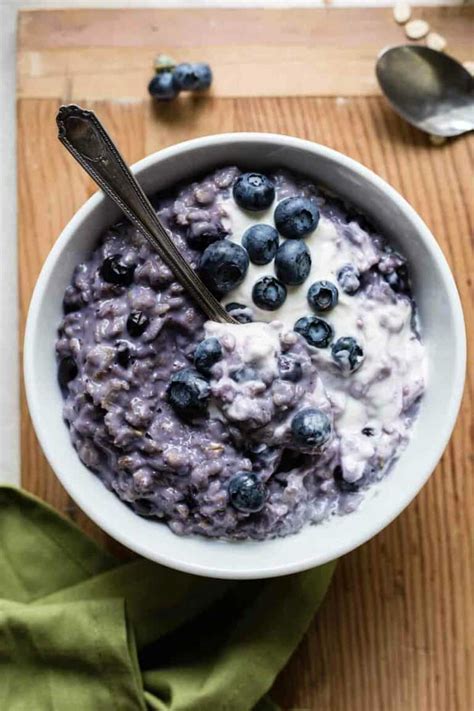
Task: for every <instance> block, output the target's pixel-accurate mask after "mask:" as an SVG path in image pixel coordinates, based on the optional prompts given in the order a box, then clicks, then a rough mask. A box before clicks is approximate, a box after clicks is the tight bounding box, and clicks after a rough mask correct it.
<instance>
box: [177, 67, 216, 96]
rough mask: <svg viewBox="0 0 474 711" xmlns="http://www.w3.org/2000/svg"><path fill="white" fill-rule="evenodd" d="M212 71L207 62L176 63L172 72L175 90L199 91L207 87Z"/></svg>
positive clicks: (210, 80) (209, 83)
mask: <svg viewBox="0 0 474 711" xmlns="http://www.w3.org/2000/svg"><path fill="white" fill-rule="evenodd" d="M211 82H212V72H211V68H210V66H209V65H208V64H204V63H202V62H199V63H195V64H189V63H188V62H184V63H183V64H178V65H177V66H176V67H175V69H174V72H173V86H174V87H175V90H176V91H201V90H203V89H209V87H210V86H211Z"/></svg>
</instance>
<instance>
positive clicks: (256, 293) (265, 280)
mask: <svg viewBox="0 0 474 711" xmlns="http://www.w3.org/2000/svg"><path fill="white" fill-rule="evenodd" d="M252 299H253V301H254V304H255V305H256V306H258V307H259V308H261V309H265V311H275V310H276V309H279V308H280V306H281V305H282V304H283V303H284V301H285V299H286V286H285V285H284V284H282V283H281V281H278V279H275V277H272V276H264V277H261V279H259V280H258V281H256V282H255V285H254V287H253V289H252Z"/></svg>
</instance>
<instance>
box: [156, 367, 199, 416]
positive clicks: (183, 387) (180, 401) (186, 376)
mask: <svg viewBox="0 0 474 711" xmlns="http://www.w3.org/2000/svg"><path fill="white" fill-rule="evenodd" d="M209 394H210V389H209V383H208V382H207V380H205V378H203V376H202V375H200V374H199V373H197V372H196V371H195V370H194V369H193V368H184V369H183V370H179V371H178V372H177V373H173V375H172V376H171V378H170V382H169V384H168V390H167V395H168V402H169V403H170V405H171V407H172V408H173V409H174V410H175V411H176V412H177V413H178V414H179V415H183V416H184V417H186V416H187V417H195V416H197V415H202V414H204V413H205V412H206V409H207V404H208V402H209Z"/></svg>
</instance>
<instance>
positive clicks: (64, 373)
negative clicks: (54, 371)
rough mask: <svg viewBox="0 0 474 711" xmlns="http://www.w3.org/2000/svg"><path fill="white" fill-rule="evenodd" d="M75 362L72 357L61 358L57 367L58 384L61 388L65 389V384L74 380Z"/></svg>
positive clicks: (76, 371)
mask: <svg viewBox="0 0 474 711" xmlns="http://www.w3.org/2000/svg"><path fill="white" fill-rule="evenodd" d="M78 372H79V371H78V368H77V365H76V361H75V360H74V358H73V357H72V356H65V358H61V360H60V361H59V365H58V383H59V385H60V386H61V387H62V388H66V387H67V384H68V383H70V382H71V380H74V378H75V377H76V375H77V374H78Z"/></svg>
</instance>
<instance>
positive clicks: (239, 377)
mask: <svg viewBox="0 0 474 711" xmlns="http://www.w3.org/2000/svg"><path fill="white" fill-rule="evenodd" d="M230 377H231V378H232V380H235V382H236V383H247V382H249V381H250V380H258V375H257V373H256V372H255V370H254V369H253V368H251V367H250V366H248V365H243V366H242V367H240V368H238V369H237V370H234V372H233V373H231V374H230Z"/></svg>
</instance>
